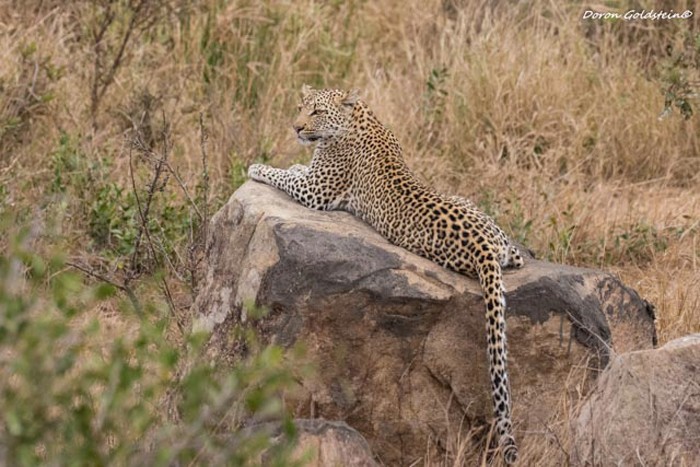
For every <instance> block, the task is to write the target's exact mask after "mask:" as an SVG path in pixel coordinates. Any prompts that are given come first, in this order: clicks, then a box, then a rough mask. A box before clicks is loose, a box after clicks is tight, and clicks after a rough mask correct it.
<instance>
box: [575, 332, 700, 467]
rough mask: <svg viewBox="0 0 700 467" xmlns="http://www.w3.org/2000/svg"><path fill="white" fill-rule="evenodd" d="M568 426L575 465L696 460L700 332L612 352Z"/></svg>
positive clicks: (699, 424) (699, 440) (692, 462)
mask: <svg viewBox="0 0 700 467" xmlns="http://www.w3.org/2000/svg"><path fill="white" fill-rule="evenodd" d="M572 428H573V439H574V449H573V450H572V460H573V463H574V465H697V462H698V459H700V334H693V335H690V336H686V337H682V338H680V339H677V340H674V341H671V342H669V343H668V344H666V345H664V346H663V347H661V348H659V349H656V350H644V351H638V352H630V353H626V354H621V355H619V356H617V357H615V358H614V359H613V360H612V361H611V363H610V366H609V367H608V368H607V369H606V370H605V372H604V373H603V374H602V376H601V377H600V379H599V380H598V383H597V387H596V389H595V390H594V391H593V392H592V394H591V396H590V398H589V399H588V400H587V401H586V402H585V403H584V405H583V407H582V408H581V412H580V415H579V416H578V418H577V419H576V420H574V423H573V427H572Z"/></svg>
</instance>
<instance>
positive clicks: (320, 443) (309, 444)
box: [263, 419, 378, 467]
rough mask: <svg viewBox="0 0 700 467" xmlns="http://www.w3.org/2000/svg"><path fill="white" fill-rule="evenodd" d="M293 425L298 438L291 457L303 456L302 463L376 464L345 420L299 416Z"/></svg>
mask: <svg viewBox="0 0 700 467" xmlns="http://www.w3.org/2000/svg"><path fill="white" fill-rule="evenodd" d="M294 425H295V426H296V427H297V433H298V434H299V441H298V444H297V446H296V448H295V449H294V452H293V453H292V459H294V460H296V459H304V465H305V466H309V467H326V466H336V465H337V466H344V467H375V466H378V464H377V463H376V462H375V460H374V457H373V456H372V451H371V450H370V448H369V445H368V444H367V441H366V440H365V439H364V438H363V437H362V435H361V434H359V433H358V432H357V431H355V430H354V429H353V428H351V427H349V426H348V425H347V423H344V422H334V421H328V420H323V419H314V420H303V419H298V420H295V421H294ZM263 464H265V462H263Z"/></svg>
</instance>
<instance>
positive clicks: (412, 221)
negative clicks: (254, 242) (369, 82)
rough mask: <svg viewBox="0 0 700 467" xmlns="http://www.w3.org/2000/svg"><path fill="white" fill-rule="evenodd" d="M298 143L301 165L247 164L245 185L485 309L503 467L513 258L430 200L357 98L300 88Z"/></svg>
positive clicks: (519, 263) (492, 236)
mask: <svg viewBox="0 0 700 467" xmlns="http://www.w3.org/2000/svg"><path fill="white" fill-rule="evenodd" d="M292 127H293V130H294V133H295V135H296V137H297V139H298V141H299V142H300V143H302V144H304V145H311V144H315V148H314V150H313V156H312V159H311V162H310V163H309V165H302V164H295V165H293V166H291V167H290V168H288V169H280V168H274V167H271V166H269V165H265V164H258V163H256V164H251V165H250V166H249V168H248V176H249V178H251V179H252V180H255V181H257V182H262V183H265V184H267V185H270V186H273V187H276V188H277V189H280V190H282V191H284V192H286V193H287V194H288V195H289V196H291V197H292V198H293V199H295V200H296V201H298V202H299V203H301V204H302V205H304V206H306V207H308V208H311V209H316V210H322V211H331V210H344V211H347V212H350V213H352V214H354V215H355V216H357V217H359V218H360V219H362V220H364V221H365V222H366V223H368V224H369V225H370V226H372V227H373V228H374V229H375V230H376V231H378V232H379V233H380V234H381V235H382V236H384V237H385V238H386V239H387V240H389V241H390V242H391V243H393V244H395V245H398V246H400V247H402V248H405V249H406V250H408V251H410V252H412V253H415V254H417V255H420V256H422V257H425V258H428V259H429V260H432V261H433V262H435V263H437V264H439V265H440V266H443V267H445V268H447V269H449V270H452V271H455V272H457V273H460V274H463V275H465V276H467V277H470V278H472V279H476V280H478V281H479V284H480V287H481V289H482V294H483V299H484V302H485V309H486V310H485V316H486V334H487V357H488V367H489V375H490V385H491V396H492V403H493V412H494V422H493V426H494V430H495V433H496V439H497V440H498V442H497V445H498V448H499V449H500V452H501V455H502V456H503V459H504V460H505V462H506V463H507V464H513V463H515V462H516V460H517V458H518V447H517V444H516V441H515V438H514V436H513V422H512V417H511V391H510V383H509V377H508V369H507V360H508V358H507V343H506V320H505V309H506V299H505V292H506V290H505V286H504V282H503V269H504V268H522V267H523V265H524V259H523V255H522V254H521V253H520V249H519V248H518V247H517V246H516V245H515V244H513V243H512V242H511V241H510V240H509V238H508V237H507V236H506V234H505V233H504V231H503V230H502V229H501V228H500V227H498V225H496V222H495V221H494V220H493V219H492V218H491V217H490V216H488V215H487V214H485V213H484V212H483V211H481V210H479V209H478V208H477V206H476V205H475V204H474V203H472V202H471V201H470V200H468V199H466V198H463V197H460V196H447V195H444V194H441V193H439V192H438V191H436V190H435V189H433V188H432V187H430V186H428V185H427V184H426V183H424V182H423V181H422V180H421V179H419V178H418V176H416V175H415V174H414V173H413V172H412V171H411V170H410V169H409V167H408V165H407V164H406V162H405V160H404V157H403V150H402V148H401V146H400V144H399V141H398V140H397V138H396V137H395V136H394V134H393V133H392V131H391V130H390V129H389V128H387V127H386V126H385V125H383V124H382V123H381V122H380V121H379V119H378V118H377V116H376V115H375V113H374V112H373V111H372V110H371V109H370V108H369V106H368V104H367V103H366V102H365V101H364V100H362V99H360V96H359V91H358V90H356V89H355V90H349V91H347V90H341V89H314V88H312V87H310V86H308V85H304V86H303V87H302V89H301V103H300V104H299V105H298V115H297V117H296V118H295V120H294V121H293V124H292Z"/></svg>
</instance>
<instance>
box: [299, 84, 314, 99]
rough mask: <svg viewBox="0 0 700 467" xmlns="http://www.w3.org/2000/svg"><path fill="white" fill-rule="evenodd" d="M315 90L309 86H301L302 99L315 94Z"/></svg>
mask: <svg viewBox="0 0 700 467" xmlns="http://www.w3.org/2000/svg"><path fill="white" fill-rule="evenodd" d="M313 90H314V89H313V88H312V87H311V86H309V85H308V84H304V85H302V86H301V97H307V96H308V95H309V94H311V93H312V92H313Z"/></svg>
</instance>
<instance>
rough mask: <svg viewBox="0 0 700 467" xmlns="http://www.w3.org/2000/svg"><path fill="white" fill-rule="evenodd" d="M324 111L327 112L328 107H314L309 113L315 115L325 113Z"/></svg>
mask: <svg viewBox="0 0 700 467" xmlns="http://www.w3.org/2000/svg"><path fill="white" fill-rule="evenodd" d="M324 113H326V109H314V110H313V111H312V112H311V113H310V114H309V115H311V116H312V117H313V116H314V115H323V114H324Z"/></svg>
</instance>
